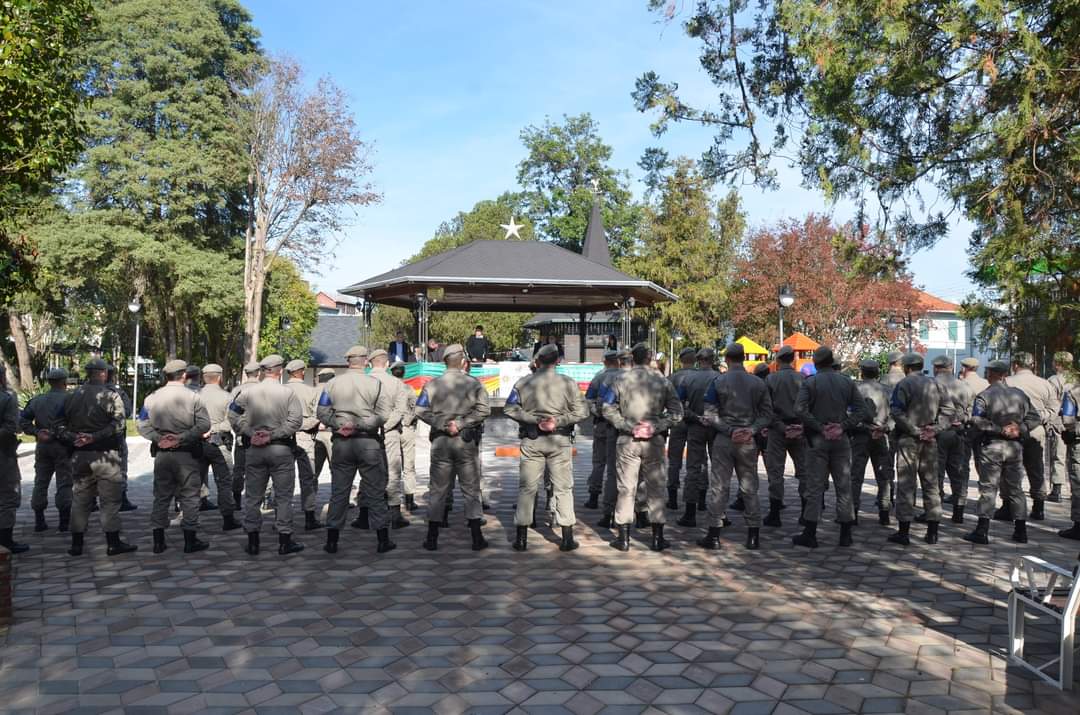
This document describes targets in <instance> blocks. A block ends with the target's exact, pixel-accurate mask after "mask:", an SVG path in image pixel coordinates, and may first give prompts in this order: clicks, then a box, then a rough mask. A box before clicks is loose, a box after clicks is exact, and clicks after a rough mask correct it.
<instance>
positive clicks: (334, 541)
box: [322, 529, 341, 554]
mask: <svg viewBox="0 0 1080 715" xmlns="http://www.w3.org/2000/svg"><path fill="white" fill-rule="evenodd" d="M340 535H341V532H340V531H338V530H337V529H327V530H326V543H325V544H323V547H322V550H323V551H325V552H326V553H328V554H336V553H337V545H338V537H339V536H340Z"/></svg>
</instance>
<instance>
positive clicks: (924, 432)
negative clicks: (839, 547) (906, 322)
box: [889, 353, 949, 546]
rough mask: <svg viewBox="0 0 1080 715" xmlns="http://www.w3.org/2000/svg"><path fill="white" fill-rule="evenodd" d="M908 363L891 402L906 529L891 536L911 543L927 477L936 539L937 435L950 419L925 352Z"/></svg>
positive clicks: (929, 539) (930, 530) (931, 536)
mask: <svg viewBox="0 0 1080 715" xmlns="http://www.w3.org/2000/svg"><path fill="white" fill-rule="evenodd" d="M903 365H904V371H905V372H906V373H907V375H906V376H905V377H904V379H903V380H901V381H900V383H899V384H897V386H896V388H895V389H894V390H893V393H892V397H891V398H890V402H889V405H890V412H891V415H892V418H893V422H894V423H895V424H896V459H897V474H896V479H897V490H896V519H897V521H898V522H900V530H899V531H897V532H896V533H895V534H893V535H892V536H890V537H889V541H891V542H893V543H894V544H903V545H905V546H906V545H907V544H910V543H911V539H910V538H909V536H908V534H909V531H910V529H911V520H912V518H913V517H914V516H915V487H916V483H917V482H921V484H922V492H923V505H924V506H925V510H926V543H928V544H936V543H937V539H938V523H939V522H940V521H941V491H940V489H939V485H938V481H937V461H938V460H937V436H938V435H939V434H940V433H941V432H942V431H943V430H944V429H945V428H946V427H948V425H949V422H948V419H947V417H946V416H945V415H944V414H942V404H943V403H944V402H945V401H946V400H947V399H948V398H947V396H946V395H945V391H944V390H943V389H942V387H941V385H940V384H938V383H937V382H935V381H934V380H933V379H932V378H930V377H929V376H927V375H924V374H923V372H922V369H923V358H922V355H919V354H918V353H908V354H907V355H905V356H904V357H903Z"/></svg>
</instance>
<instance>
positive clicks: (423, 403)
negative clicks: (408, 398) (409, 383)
mask: <svg viewBox="0 0 1080 715" xmlns="http://www.w3.org/2000/svg"><path fill="white" fill-rule="evenodd" d="M416 406H417V407H431V400H430V399H429V398H428V395H427V390H421V391H420V397H417V398H416Z"/></svg>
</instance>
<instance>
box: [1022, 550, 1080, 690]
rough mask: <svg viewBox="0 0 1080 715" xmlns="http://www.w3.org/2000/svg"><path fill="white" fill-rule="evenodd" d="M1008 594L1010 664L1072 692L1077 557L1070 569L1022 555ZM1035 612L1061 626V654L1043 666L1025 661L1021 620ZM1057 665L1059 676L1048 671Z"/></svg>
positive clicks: (1079, 603) (1079, 598) (1079, 599)
mask: <svg viewBox="0 0 1080 715" xmlns="http://www.w3.org/2000/svg"><path fill="white" fill-rule="evenodd" d="M1010 580H1011V581H1012V591H1011V592H1010V593H1009V662H1010V663H1015V664H1017V665H1021V666H1023V667H1024V668H1027V669H1028V670H1030V671H1031V672H1033V673H1035V674H1036V675H1038V676H1039V677H1040V678H1042V679H1043V680H1045V681H1046V682H1048V683H1050V684H1051V685H1054V686H1056V687H1058V688H1060V689H1061V690H1072V686H1073V651H1074V648H1075V645H1074V644H1075V638H1074V634H1075V632H1076V614H1077V610H1078V609H1080V557H1077V564H1076V566H1075V567H1074V568H1073V570H1072V571H1071V572H1070V571H1066V570H1065V569H1063V568H1061V567H1060V566H1055V565H1054V564H1051V563H1047V562H1046V561H1043V560H1042V559H1040V558H1038V557H1036V556H1021V557H1020V558H1018V559H1017V560H1016V563H1015V564H1013V569H1012V574H1011V576H1010ZM1029 608H1031V609H1034V610H1036V611H1038V612H1040V613H1041V614H1043V615H1046V616H1049V617H1050V618H1053V619H1054V620H1055V621H1057V622H1058V624H1060V628H1059V630H1060V636H1061V643H1060V649H1061V652H1060V655H1059V656H1058V657H1057V658H1054V659H1053V660H1049V661H1047V662H1045V663H1043V664H1042V665H1035V664H1034V663H1031V662H1029V661H1027V660H1024V617H1025V614H1026V612H1027V609H1029ZM1055 664H1056V665H1058V677H1057V678H1054V677H1053V676H1051V675H1049V674H1048V673H1047V670H1048V669H1050V668H1051V667H1052V666H1054V665H1055Z"/></svg>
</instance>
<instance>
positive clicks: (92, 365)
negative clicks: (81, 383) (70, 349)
mask: <svg viewBox="0 0 1080 715" xmlns="http://www.w3.org/2000/svg"><path fill="white" fill-rule="evenodd" d="M185 364H187V363H185ZM86 369H87V370H108V369H109V364H108V363H107V362H105V361H104V360H102V359H101V358H94V359H92V360H90V361H89V362H87V363H86ZM181 369H183V368H181Z"/></svg>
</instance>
